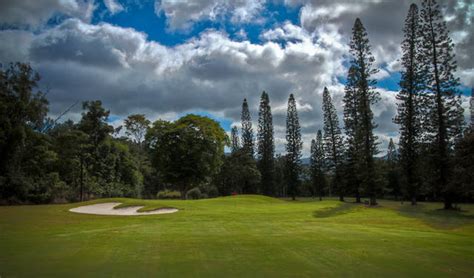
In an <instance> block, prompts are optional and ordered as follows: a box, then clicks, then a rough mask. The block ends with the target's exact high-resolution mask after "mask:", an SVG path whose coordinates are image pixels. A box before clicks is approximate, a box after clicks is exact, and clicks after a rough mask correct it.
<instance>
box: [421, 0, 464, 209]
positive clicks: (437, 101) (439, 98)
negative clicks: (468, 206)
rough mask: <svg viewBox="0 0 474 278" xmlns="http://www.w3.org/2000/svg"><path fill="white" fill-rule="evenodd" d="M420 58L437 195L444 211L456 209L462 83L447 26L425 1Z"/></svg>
mask: <svg viewBox="0 0 474 278" xmlns="http://www.w3.org/2000/svg"><path fill="white" fill-rule="evenodd" d="M420 19H421V26H420V35H421V37H422V43H421V54H422V55H421V57H422V59H421V60H422V63H423V68H422V70H423V74H424V76H425V78H426V81H425V83H426V87H425V90H426V92H427V93H428V95H429V96H430V97H429V98H428V101H427V107H428V113H427V116H428V119H427V121H426V125H427V127H428V135H429V137H428V138H429V141H430V142H431V143H432V144H433V149H434V155H433V158H432V161H433V164H434V167H435V169H434V175H435V192H436V193H437V194H440V195H441V194H442V195H443V196H444V208H445V209H451V208H453V201H454V198H455V196H454V191H453V190H452V188H451V187H450V186H449V179H450V174H451V170H452V169H451V165H450V163H449V160H450V156H451V154H452V144H453V143H454V142H455V141H456V140H458V139H460V138H461V136H462V126H463V122H464V117H463V109H462V107H461V99H460V95H459V92H458V89H457V88H458V86H459V80H458V79H457V78H455V77H454V72H455V71H456V61H455V59H454V53H453V47H454V45H453V43H452V40H451V38H450V37H449V31H448V30H447V27H446V22H445V20H444V18H443V15H442V13H441V9H440V7H439V5H438V4H437V3H436V1H435V0H423V2H422V9H421V12H420Z"/></svg>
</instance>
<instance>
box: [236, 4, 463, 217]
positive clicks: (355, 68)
mask: <svg viewBox="0 0 474 278" xmlns="http://www.w3.org/2000/svg"><path fill="white" fill-rule="evenodd" d="M403 32H404V39H403V42H402V44H401V48H402V58H401V64H402V68H403V69H402V71H401V80H400V90H399V92H398V94H397V99H398V111H397V115H395V117H394V122H395V123H397V124H398V125H399V128H400V140H399V152H398V153H397V155H396V160H397V164H398V166H399V170H400V174H401V177H402V178H401V179H400V183H401V187H402V188H403V190H402V191H403V195H404V198H405V199H408V200H410V201H411V203H412V204H416V201H417V197H418V195H419V193H420V187H422V186H423V184H426V183H427V181H426V180H427V179H428V177H423V176H422V175H421V172H422V171H421V170H422V169H420V166H421V165H423V167H425V166H426V164H427V163H426V162H427V161H429V163H428V164H429V166H430V168H429V169H430V172H429V173H428V175H429V183H431V186H432V192H433V194H434V195H435V196H434V198H435V199H443V200H444V205H445V208H446V209H450V208H452V207H453V202H454V201H455V198H456V196H457V193H456V192H457V191H459V190H456V188H453V187H455V186H453V182H451V178H452V175H453V169H454V168H455V167H456V165H455V162H454V161H453V159H452V158H453V156H454V151H455V145H456V143H458V142H460V140H463V136H464V134H466V136H469V135H470V131H472V130H470V129H466V133H464V131H465V129H464V116H463V108H462V107H461V97H460V92H459V89H458V88H459V85H460V84H459V80H458V79H457V78H456V77H455V76H454V72H455V70H456V61H455V59H454V53H453V48H454V45H453V43H452V40H451V38H450V37H449V31H448V30H447V28H446V22H445V20H444V18H443V15H442V13H441V9H440V6H439V5H438V4H437V3H436V1H435V0H423V1H422V5H421V9H419V8H418V6H417V5H416V4H412V5H411V6H410V9H409V11H408V15H407V18H406V21H405V27H404V29H403ZM349 46H350V54H351V58H350V66H349V70H348V74H347V82H346V85H345V95H344V99H343V102H344V118H343V123H344V130H345V134H343V133H342V131H341V127H340V124H339V119H338V114H337V111H336V108H335V107H334V104H333V102H332V99H331V94H330V92H329V91H328V89H327V88H324V91H323V103H322V110H323V115H324V128H323V131H321V130H318V131H317V136H316V139H313V140H312V142H311V158H310V161H311V166H310V168H311V170H310V173H311V174H310V175H311V180H312V184H313V186H314V189H315V190H314V191H315V192H318V194H319V195H320V196H321V194H322V190H323V189H322V188H323V183H324V180H325V179H324V175H329V176H330V177H331V179H330V180H331V181H330V184H329V185H328V191H329V194H337V195H338V196H339V199H340V200H341V201H344V197H345V196H347V195H353V196H354V197H355V198H356V201H357V202H360V201H361V196H362V195H365V196H367V197H368V199H369V204H370V205H376V204H377V201H376V197H377V196H378V195H379V193H380V190H381V188H380V185H379V182H378V173H377V167H376V161H375V159H376V155H377V154H378V152H379V151H378V138H377V136H375V134H374V129H375V128H376V127H377V124H376V123H375V122H374V115H373V112H372V106H373V105H374V104H375V103H376V102H377V101H378V100H379V94H378V92H377V91H376V87H375V86H376V80H375V79H374V77H373V76H374V74H376V73H377V72H378V70H377V68H376V67H375V64H374V63H375V59H374V56H373V55H372V52H371V46H370V43H369V38H368V35H367V31H366V29H365V28H364V26H363V24H362V22H361V20H360V19H359V18H357V19H356V20H355V23H354V27H353V28H352V39H351V41H350V45H349ZM241 120H242V127H241V140H239V136H238V130H237V127H233V128H232V132H231V137H232V138H231V142H232V150H233V151H236V150H238V149H240V148H242V150H244V151H246V152H248V154H249V155H250V156H252V157H254V150H255V149H256V150H257V153H256V159H257V166H258V169H259V170H260V173H261V193H263V194H267V195H272V194H274V186H275V185H274V184H275V181H274V177H275V175H274V171H275V170H274V169H275V165H274V163H275V159H274V153H275V146H274V145H275V144H274V138H273V123H272V114H271V107H270V100H269V96H268V94H267V93H266V92H263V93H262V96H261V100H260V108H259V115H258V130H257V136H256V139H257V140H256V141H257V146H256V148H255V146H254V136H253V129H252V121H251V116H250V112H249V108H248V103H247V100H246V99H244V102H243V104H242V119H241ZM471 135H472V134H471ZM286 140H287V143H286V156H285V161H286V163H285V164H286V167H285V183H286V185H287V194H288V195H289V196H291V197H292V198H293V199H294V198H295V197H296V195H297V194H298V186H299V185H300V183H301V169H302V167H301V150H302V145H303V142H302V138H301V132H300V124H299V119H298V113H297V109H296V102H295V98H294V96H293V94H291V95H290V96H289V99H288V111H287V118H286ZM239 141H241V145H240V144H239ZM390 149H391V151H392V155H393V154H394V152H393V150H394V145H393V141H391V146H390ZM422 154H423V157H422ZM423 159H424V160H425V161H422V160H423ZM467 188H470V186H467ZM467 190H471V191H472V188H470V189H467Z"/></svg>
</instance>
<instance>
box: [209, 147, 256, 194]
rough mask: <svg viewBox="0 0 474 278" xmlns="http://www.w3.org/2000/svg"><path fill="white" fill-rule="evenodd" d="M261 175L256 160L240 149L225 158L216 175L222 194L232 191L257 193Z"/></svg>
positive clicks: (216, 181)
mask: <svg viewBox="0 0 474 278" xmlns="http://www.w3.org/2000/svg"><path fill="white" fill-rule="evenodd" d="M260 180H261V175H260V172H259V171H258V169H257V164H256V163H255V160H254V159H253V158H252V157H250V156H249V155H248V153H247V152H245V151H244V150H242V149H240V150H237V151H235V152H233V153H231V154H230V155H229V156H227V157H225V158H224V163H223V165H222V167H221V169H220V172H219V174H218V175H217V176H216V178H215V180H214V183H215V184H216V186H217V188H218V190H219V193H220V195H230V194H232V193H238V194H242V193H247V194H250V193H254V194H255V193H257V189H258V186H259V184H260Z"/></svg>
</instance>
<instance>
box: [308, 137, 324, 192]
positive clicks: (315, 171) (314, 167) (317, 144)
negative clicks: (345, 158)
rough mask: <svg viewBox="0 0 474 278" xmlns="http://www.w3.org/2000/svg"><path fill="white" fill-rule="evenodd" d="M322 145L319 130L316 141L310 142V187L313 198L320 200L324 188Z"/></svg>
mask: <svg viewBox="0 0 474 278" xmlns="http://www.w3.org/2000/svg"><path fill="white" fill-rule="evenodd" d="M324 161H325V155H324V143H323V136H322V134H321V130H318V134H317V136H316V140H314V139H313V140H311V157H310V172H311V185H312V187H313V196H315V195H317V196H318V197H319V200H321V199H322V196H323V190H324V187H325V186H326V177H325V175H324V166H325V165H324Z"/></svg>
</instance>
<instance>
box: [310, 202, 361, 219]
mask: <svg viewBox="0 0 474 278" xmlns="http://www.w3.org/2000/svg"><path fill="white" fill-rule="evenodd" d="M359 206H360V204H355V203H341V204H340V205H338V206H336V207H329V208H323V209H320V210H317V211H315V212H314V213H313V216H314V217H316V218H328V217H333V216H339V215H344V214H348V213H351V212H354V208H357V207H359Z"/></svg>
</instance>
